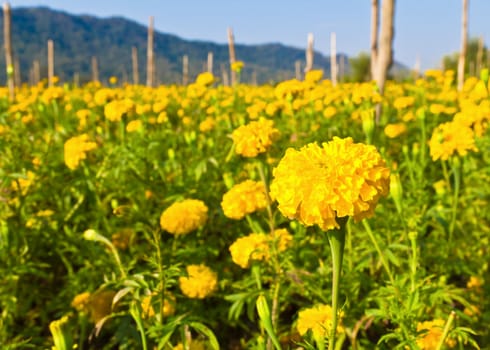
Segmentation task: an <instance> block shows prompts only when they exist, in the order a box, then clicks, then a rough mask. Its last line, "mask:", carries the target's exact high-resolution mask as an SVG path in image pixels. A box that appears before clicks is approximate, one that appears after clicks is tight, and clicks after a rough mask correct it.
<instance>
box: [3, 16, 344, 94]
mask: <svg viewBox="0 0 490 350" xmlns="http://www.w3.org/2000/svg"><path fill="white" fill-rule="evenodd" d="M2 27H3V13H0V28H2ZM2 38H3V36H2ZM48 39H52V40H53V42H54V52H55V74H56V75H57V76H59V77H60V79H61V81H71V80H72V79H73V77H74V74H76V73H77V74H79V77H80V81H81V82H86V81H89V80H90V79H91V76H92V75H91V59H92V56H95V57H97V61H98V71H99V79H100V80H101V81H104V82H106V81H107V79H108V78H109V77H110V76H113V75H114V76H117V77H119V78H120V79H121V80H123V81H125V80H128V81H131V77H132V61H131V48H132V47H133V46H134V47H136V48H137V50H138V62H139V77H140V79H139V80H140V83H144V82H145V81H146V47H147V27H145V26H143V25H141V24H138V23H136V22H134V21H131V20H128V19H125V18H121V17H111V18H98V17H94V16H88V15H80V16H78V15H71V14H68V13H66V12H62V11H58V10H52V9H50V8H47V7H35V8H27V7H26V8H13V9H12V47H13V51H14V58H16V59H17V60H18V61H19V65H20V72H21V79H22V81H28V78H29V69H30V68H31V67H32V64H33V61H34V60H39V62H40V68H41V77H45V76H46V75H47V41H48ZM2 46H3V43H2ZM154 50H155V67H156V82H157V83H165V84H169V83H174V82H180V81H182V74H181V72H182V57H183V55H187V56H188V58H189V77H190V79H191V80H192V79H194V78H195V76H197V74H199V73H200V72H202V71H204V70H205V66H206V61H207V56H208V52H213V56H214V63H213V67H214V71H213V73H214V74H215V75H216V76H218V77H221V68H222V67H223V68H224V69H229V64H228V57H229V56H228V45H227V44H216V43H212V42H207V41H196V40H193V41H191V40H185V39H182V38H180V37H178V36H176V35H172V34H166V33H160V32H157V31H155V34H154ZM235 51H236V57H237V59H238V60H240V61H243V62H244V63H245V68H244V71H243V73H242V81H244V82H250V81H251V80H252V79H253V77H256V80H257V82H258V83H259V84H260V83H264V82H270V81H279V80H284V79H290V78H293V77H294V75H295V68H294V67H295V62H296V61H297V60H300V61H302V62H303V64H302V65H303V66H304V60H305V50H304V49H301V48H294V47H290V46H285V45H282V44H280V43H272V44H262V45H241V44H237V43H235ZM341 60H343V61H344V62H345V69H346V71H348V69H349V66H348V62H349V60H348V58H347V56H345V55H343V54H339V55H338V56H337V62H340V61H341ZM0 66H1V67H4V66H5V57H4V55H0ZM314 68H315V69H323V70H324V72H325V75H326V76H329V74H330V73H329V72H330V58H329V57H326V56H324V55H322V54H320V53H318V52H315V55H314ZM0 82H2V85H3V82H5V69H1V70H0Z"/></svg>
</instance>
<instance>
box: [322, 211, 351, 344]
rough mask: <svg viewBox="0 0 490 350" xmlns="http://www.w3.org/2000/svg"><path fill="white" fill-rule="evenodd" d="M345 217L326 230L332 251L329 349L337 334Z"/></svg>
mask: <svg viewBox="0 0 490 350" xmlns="http://www.w3.org/2000/svg"><path fill="white" fill-rule="evenodd" d="M347 219H348V217H345V218H340V219H338V221H340V228H339V229H334V230H332V231H329V232H327V237H328V241H329V243H330V251H331V253H332V329H331V330H330V337H329V341H328V349H329V350H333V349H335V341H336V335H337V324H338V314H339V312H338V309H339V307H338V305H339V288H340V272H341V270H342V259H343V257H344V246H345V226H346V223H347Z"/></svg>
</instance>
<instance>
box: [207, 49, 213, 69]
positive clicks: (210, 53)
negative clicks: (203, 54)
mask: <svg viewBox="0 0 490 350" xmlns="http://www.w3.org/2000/svg"><path fill="white" fill-rule="evenodd" d="M208 72H209V73H211V74H213V53H212V52H208Z"/></svg>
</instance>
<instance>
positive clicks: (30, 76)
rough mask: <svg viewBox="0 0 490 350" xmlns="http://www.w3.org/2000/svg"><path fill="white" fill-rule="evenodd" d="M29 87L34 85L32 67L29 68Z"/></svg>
mask: <svg viewBox="0 0 490 350" xmlns="http://www.w3.org/2000/svg"><path fill="white" fill-rule="evenodd" d="M29 85H30V86H33V85H34V69H33V68H32V67H31V68H29Z"/></svg>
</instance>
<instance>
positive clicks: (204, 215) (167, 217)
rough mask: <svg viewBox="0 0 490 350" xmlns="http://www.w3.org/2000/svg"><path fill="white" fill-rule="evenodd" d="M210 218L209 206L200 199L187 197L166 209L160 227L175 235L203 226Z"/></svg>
mask: <svg viewBox="0 0 490 350" xmlns="http://www.w3.org/2000/svg"><path fill="white" fill-rule="evenodd" d="M207 219H208V207H207V206H206V204H204V202H203V201H201V200H198V199H185V200H183V201H180V202H176V203H174V204H172V205H171V206H169V207H168V208H167V209H165V210H164V211H163V213H162V215H161V216H160V227H161V228H162V229H164V230H165V231H167V232H169V233H171V234H174V235H185V234H188V233H190V232H192V231H194V230H197V229H198V228H200V227H202V226H203V225H204V224H205V223H206V221H207Z"/></svg>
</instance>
